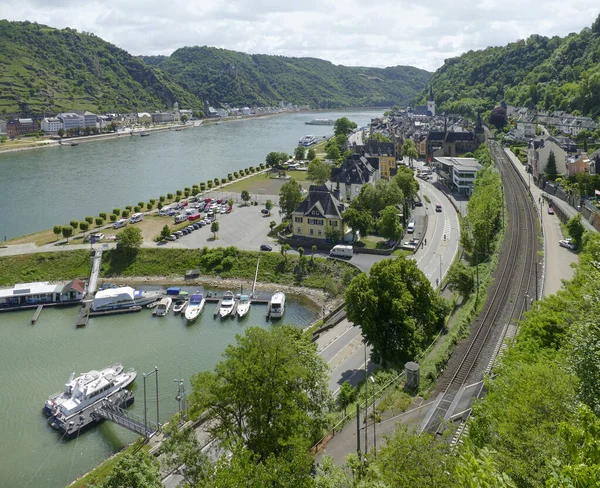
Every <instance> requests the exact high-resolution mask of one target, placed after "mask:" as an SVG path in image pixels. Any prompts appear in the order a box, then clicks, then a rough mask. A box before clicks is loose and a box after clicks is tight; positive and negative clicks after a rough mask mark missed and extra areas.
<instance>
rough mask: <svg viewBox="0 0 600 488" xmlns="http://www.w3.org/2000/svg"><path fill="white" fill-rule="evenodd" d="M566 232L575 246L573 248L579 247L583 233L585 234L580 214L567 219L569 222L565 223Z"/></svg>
mask: <svg viewBox="0 0 600 488" xmlns="http://www.w3.org/2000/svg"><path fill="white" fill-rule="evenodd" d="M567 231H568V232H569V235H570V236H571V238H572V239H573V243H574V244H575V246H577V247H579V246H580V244H581V239H582V237H583V233H584V232H585V227H584V226H583V224H582V223H581V214H580V213H578V214H576V215H574V216H573V217H571V218H570V219H569V221H568V222H567Z"/></svg>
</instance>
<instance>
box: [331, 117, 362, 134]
mask: <svg viewBox="0 0 600 488" xmlns="http://www.w3.org/2000/svg"><path fill="white" fill-rule="evenodd" d="M356 127H357V125H356V124H355V123H354V122H352V121H351V120H350V119H349V118H348V117H341V118H339V119H337V120H336V121H335V123H334V124H333V133H334V134H335V135H336V136H337V135H340V134H343V135H344V136H348V134H350V132H352V129H356Z"/></svg>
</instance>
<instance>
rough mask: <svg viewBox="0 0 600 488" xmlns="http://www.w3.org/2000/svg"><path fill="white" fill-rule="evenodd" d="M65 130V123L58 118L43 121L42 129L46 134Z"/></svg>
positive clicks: (46, 118) (47, 118) (48, 118)
mask: <svg viewBox="0 0 600 488" xmlns="http://www.w3.org/2000/svg"><path fill="white" fill-rule="evenodd" d="M62 128H63V123H62V121H61V120H60V119H59V118H58V117H45V118H43V119H42V123H41V129H42V130H43V131H44V132H58V131H59V130H60V129H62Z"/></svg>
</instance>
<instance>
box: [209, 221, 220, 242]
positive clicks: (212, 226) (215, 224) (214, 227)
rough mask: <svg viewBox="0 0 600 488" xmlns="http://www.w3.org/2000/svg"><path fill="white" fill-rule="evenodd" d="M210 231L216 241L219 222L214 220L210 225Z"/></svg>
mask: <svg viewBox="0 0 600 488" xmlns="http://www.w3.org/2000/svg"><path fill="white" fill-rule="evenodd" d="M210 231H211V232H212V233H213V237H214V238H215V239H216V238H217V234H218V233H219V221H218V220H215V221H214V222H213V223H212V224H210Z"/></svg>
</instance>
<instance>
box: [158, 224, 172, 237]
mask: <svg viewBox="0 0 600 488" xmlns="http://www.w3.org/2000/svg"><path fill="white" fill-rule="evenodd" d="M170 235H171V229H170V228H169V226H168V225H165V226H164V227H163V228H162V230H161V231H160V238H161V239H163V240H164V239H166V238H167V237H169V236H170Z"/></svg>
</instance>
